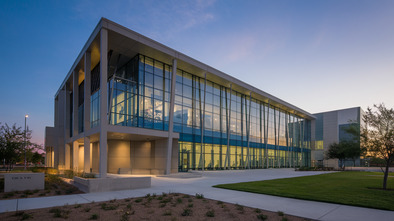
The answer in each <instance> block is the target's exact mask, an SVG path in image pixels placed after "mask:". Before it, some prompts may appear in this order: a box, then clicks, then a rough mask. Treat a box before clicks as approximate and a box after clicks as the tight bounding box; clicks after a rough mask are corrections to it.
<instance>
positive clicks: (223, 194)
mask: <svg viewBox="0 0 394 221" xmlns="http://www.w3.org/2000/svg"><path fill="white" fill-rule="evenodd" d="M201 173H202V176H201V177H197V178H187V179H185V178H179V177H173V176H172V177H152V187H151V188H146V189H138V190H124V191H114V192H103V193H86V194H76V195H67V196H52V197H41V198H28V199H17V200H0V212H5V211H17V210H28V209H37V208H46V207H53V206H63V205H65V204H68V205H73V204H81V203H90V202H92V201H94V202H100V201H107V200H111V199H124V198H129V197H141V196H145V195H146V194H148V193H150V194H153V193H156V194H161V193H163V192H165V193H168V192H179V193H185V194H190V195H195V194H196V193H202V194H204V196H205V197H206V198H209V199H214V200H221V201H223V202H229V203H238V204H240V205H245V206H249V207H254V208H260V209H264V210H270V211H274V212H276V211H283V212H284V213H285V214H289V215H295V216H301V217H305V218H310V219H316V220H368V221H369V220H393V217H394V212H392V211H385V210H376V209H367V208H361V207H354V206H345V205H338V204H332V203H321V202H314V201H306V200H297V199H291V198H284V197H276V196H270V195H262V194H254V193H247V192H239V191H233V190H225V189H218V188H213V187H212V186H213V185H216V184H223V183H237V182H246V181H257V180H269V179H278V178H286V177H297V176H309V175H316V174H321V173H325V172H315V171H303V172H296V171H294V170H293V169H264V170H238V171H206V172H201Z"/></svg>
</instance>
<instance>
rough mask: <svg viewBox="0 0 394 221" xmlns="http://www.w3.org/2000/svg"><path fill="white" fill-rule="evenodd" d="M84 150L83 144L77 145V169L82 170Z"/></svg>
mask: <svg viewBox="0 0 394 221" xmlns="http://www.w3.org/2000/svg"><path fill="white" fill-rule="evenodd" d="M83 163H84V151H83V146H79V150H78V171H83Z"/></svg>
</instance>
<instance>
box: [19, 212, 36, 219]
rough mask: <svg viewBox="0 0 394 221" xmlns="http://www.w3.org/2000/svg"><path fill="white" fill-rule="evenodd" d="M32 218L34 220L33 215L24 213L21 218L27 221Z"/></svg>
mask: <svg viewBox="0 0 394 221" xmlns="http://www.w3.org/2000/svg"><path fill="white" fill-rule="evenodd" d="M31 218H33V215H32V214H28V213H23V214H22V217H21V220H26V219H31Z"/></svg>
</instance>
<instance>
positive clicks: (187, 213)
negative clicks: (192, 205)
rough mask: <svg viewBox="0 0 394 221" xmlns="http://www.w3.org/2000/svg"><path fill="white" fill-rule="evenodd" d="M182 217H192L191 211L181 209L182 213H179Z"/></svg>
mask: <svg viewBox="0 0 394 221" xmlns="http://www.w3.org/2000/svg"><path fill="white" fill-rule="evenodd" d="M181 215H182V216H191V215H192V210H191V209H188V208H185V209H183V212H182V213H181Z"/></svg>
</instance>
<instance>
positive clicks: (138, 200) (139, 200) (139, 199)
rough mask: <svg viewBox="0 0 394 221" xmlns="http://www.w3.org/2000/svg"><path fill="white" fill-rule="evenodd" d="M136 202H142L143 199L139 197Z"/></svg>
mask: <svg viewBox="0 0 394 221" xmlns="http://www.w3.org/2000/svg"><path fill="white" fill-rule="evenodd" d="M134 202H136V203H140V202H142V199H141V198H138V199H136V200H134Z"/></svg>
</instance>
